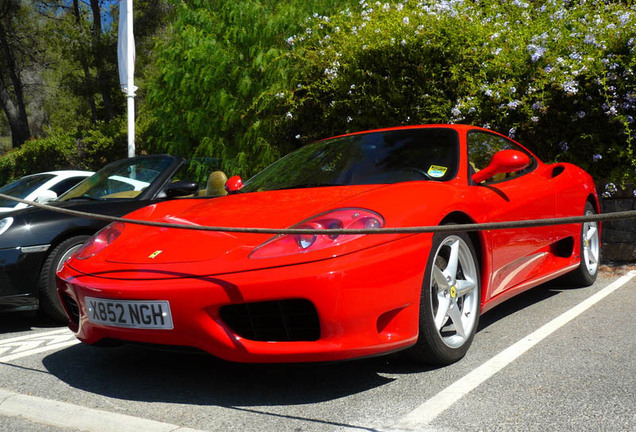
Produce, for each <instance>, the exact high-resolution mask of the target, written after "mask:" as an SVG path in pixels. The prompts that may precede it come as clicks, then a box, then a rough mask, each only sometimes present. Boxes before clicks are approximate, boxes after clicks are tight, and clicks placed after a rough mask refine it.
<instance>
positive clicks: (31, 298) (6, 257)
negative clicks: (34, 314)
mask: <svg viewBox="0 0 636 432" xmlns="http://www.w3.org/2000/svg"><path fill="white" fill-rule="evenodd" d="M45 257H46V249H43V247H39V249H38V250H37V251H36V252H28V253H25V252H23V251H22V248H19V247H17V248H5V249H0V308H1V309H2V310H3V311H14V310H15V311H18V310H33V309H37V304H38V302H37V284H38V279H39V276H40V268H41V266H42V261H43V260H44V258H45Z"/></svg>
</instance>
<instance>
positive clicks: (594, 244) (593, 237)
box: [581, 210, 600, 275]
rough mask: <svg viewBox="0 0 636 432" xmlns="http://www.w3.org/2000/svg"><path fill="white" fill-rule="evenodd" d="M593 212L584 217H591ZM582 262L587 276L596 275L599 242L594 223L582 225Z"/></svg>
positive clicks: (587, 212) (586, 213) (588, 212)
mask: <svg viewBox="0 0 636 432" xmlns="http://www.w3.org/2000/svg"><path fill="white" fill-rule="evenodd" d="M593 214H594V212H592V211H589V210H588V211H586V212H585V216H590V215H593ZM581 240H582V242H583V262H584V263H585V266H586V267H587V271H588V272H589V274H591V275H593V274H596V272H597V270H598V262H599V253H600V241H599V234H598V225H597V223H596V222H585V223H584V224H583V238H582V239H581Z"/></svg>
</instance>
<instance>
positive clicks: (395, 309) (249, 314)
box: [58, 125, 600, 365]
mask: <svg viewBox="0 0 636 432" xmlns="http://www.w3.org/2000/svg"><path fill="white" fill-rule="evenodd" d="M226 187H227V189H228V190H229V192H230V193H229V194H228V195H226V196H222V197H217V198H213V199H188V200H178V199H177V200H171V201H166V202H162V203H157V204H152V205H150V206H147V207H144V208H142V209H139V210H137V211H134V212H133V213H130V214H129V215H127V216H126V218H127V219H129V220H131V221H132V220H145V221H154V222H163V223H169V224H180V225H191V226H212V227H246V228H271V229H286V228H300V229H305V230H308V231H306V232H305V233H302V234H297V233H286V232H283V233H279V234H263V233H254V232H224V231H196V230H186V229H178V228H173V227H149V226H142V225H138V224H135V223H132V222H131V223H129V222H127V221H124V222H114V223H112V224H111V225H109V226H107V227H106V228H104V229H103V230H102V231H101V232H99V233H98V234H96V235H95V236H94V237H93V238H92V239H91V240H89V241H88V242H87V243H85V244H84V246H83V247H82V248H81V249H79V250H78V251H77V252H75V254H74V256H73V257H72V258H71V259H70V260H69V261H67V262H66V264H65V265H64V267H63V268H62V269H61V270H60V271H59V272H58V292H59V295H60V298H61V301H62V304H63V305H64V308H65V310H66V313H67V315H68V318H69V326H70V328H71V329H72V330H73V331H74V332H75V334H76V335H77V337H78V338H79V339H80V340H81V341H83V342H85V343H87V344H113V343H144V344H154V345H160V346H180V347H191V348H197V349H200V350H203V351H206V352H208V353H210V354H212V355H214V356H217V357H220V358H222V359H226V360H230V361H238V362H313V361H333V360H344V359H353V358H360V357H366V356H374V355H379V354H386V353H390V352H395V351H399V350H407V351H408V354H409V355H410V356H411V357H413V358H415V359H417V360H419V361H422V362H426V363H432V364H442V365H444V364H450V363H452V362H455V361H457V360H459V359H461V358H462V357H463V356H464V354H465V353H466V351H467V350H468V348H469V346H470V344H471V342H472V340H473V337H474V335H475V332H476V329H477V325H478V321H479V316H480V314H482V313H484V312H486V311H488V310H489V309H491V308H492V307H494V306H496V305H497V304H499V303H501V302H503V301H505V300H506V299H508V298H510V297H511V296H514V295H515V294H518V293H520V292H522V291H525V290H527V289H529V288H531V287H535V286H537V285H540V284H542V283H544V282H546V281H548V280H551V279H554V278H557V277H561V276H563V277H564V283H565V282H568V283H572V284H576V285H580V286H583V285H590V284H592V283H593V282H594V280H595V278H596V276H597V272H598V263H599V248H600V235H599V227H598V224H597V223H595V222H586V223H583V224H581V223H578V224H566V225H556V226H541V227H534V228H505V229H492V230H480V231H465V230H462V225H465V224H473V223H485V222H502V221H520V220H534V219H543V218H554V217H566V216H581V215H591V214H595V213H598V212H599V203H598V198H597V194H596V191H595V187H594V183H593V181H592V179H591V177H590V176H589V175H588V174H586V173H585V172H584V171H583V170H581V169H580V168H578V167H576V166H574V165H571V164H568V163H555V164H545V163H543V162H541V161H540V160H539V159H538V158H537V157H536V156H535V155H534V154H532V153H531V152H530V151H529V150H527V149H526V148H524V147H523V146H521V145H520V144H518V143H516V142H514V141H512V140H510V139H508V138H507V137H505V136H503V135H500V134H497V133H495V132H492V131H490V130H486V129H482V128H478V127H472V126H466V125H426V126H409V127H399V128H390V129H381V130H372V131H366V132H360V133H353V134H349V135H343V136H338V137H335V138H331V139H326V140H322V141H319V142H316V143H313V144H310V145H307V146H305V147H302V148H300V149H299V150H297V151H295V152H293V153H291V154H289V155H287V156H286V157H284V158H282V159H280V160H279V161H278V162H276V163H274V164H273V165H271V166H270V167H268V168H266V169H265V170H263V171H262V172H260V173H258V174H257V175H255V176H254V177H252V178H250V179H249V180H248V181H246V182H245V183H244V184H243V183H242V182H241V181H240V179H237V178H231V179H230V180H228V183H227V185H226ZM447 225H453V226H454V227H456V228H457V230H452V231H444V232H437V233H406V234H405V233H399V232H398V233H395V232H390V230H387V229H388V228H403V227H421V226H447ZM352 229H364V230H368V231H364V232H363V233H359V232H358V233H347V230H352ZM326 230H328V231H326ZM337 230H339V231H337Z"/></svg>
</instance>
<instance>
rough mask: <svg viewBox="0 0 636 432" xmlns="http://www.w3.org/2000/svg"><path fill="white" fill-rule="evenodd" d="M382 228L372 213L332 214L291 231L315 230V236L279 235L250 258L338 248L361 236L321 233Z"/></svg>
mask: <svg viewBox="0 0 636 432" xmlns="http://www.w3.org/2000/svg"><path fill="white" fill-rule="evenodd" d="M383 226H384V218H383V217H382V216H380V215H379V214H378V213H376V212H374V211H371V210H366V209H360V208H344V209H337V210H331V211H328V212H325V213H321V214H319V215H317V216H314V217H312V218H310V219H308V220H306V221H304V222H301V223H299V224H297V225H294V226H293V227H292V228H299V229H305V228H307V229H313V230H316V233H315V234H313V233H312V234H283V235H278V236H276V237H274V238H272V239H270V240H268V241H267V242H265V243H263V244H262V245H260V246H258V247H257V248H256V249H254V251H252V253H251V254H250V255H249V257H250V258H274V257H281V256H287V255H293V254H298V253H307V252H312V251H317V250H321V249H325V248H328V247H333V246H338V245H341V244H344V243H347V242H350V241H352V240H355V239H357V238H360V237H362V236H364V234H337V233H329V234H321V232H320V231H321V230H324V229H373V228H382V227H383Z"/></svg>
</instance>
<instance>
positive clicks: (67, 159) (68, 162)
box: [0, 135, 75, 185]
mask: <svg viewBox="0 0 636 432" xmlns="http://www.w3.org/2000/svg"><path fill="white" fill-rule="evenodd" d="M74 149H75V139H74V138H73V137H71V136H69V135H57V136H53V137H50V138H44V139H38V140H33V141H27V142H25V143H24V144H22V146H20V147H19V148H17V149H15V150H12V151H10V152H8V153H7V154H5V155H4V156H3V157H2V158H0V185H4V184H6V183H8V182H10V181H11V180H14V179H17V178H20V177H23V176H25V175H27V174H33V173H37V172H42V171H52V170H57V169H69V168H74V167H75V162H74V157H75V152H74Z"/></svg>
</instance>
